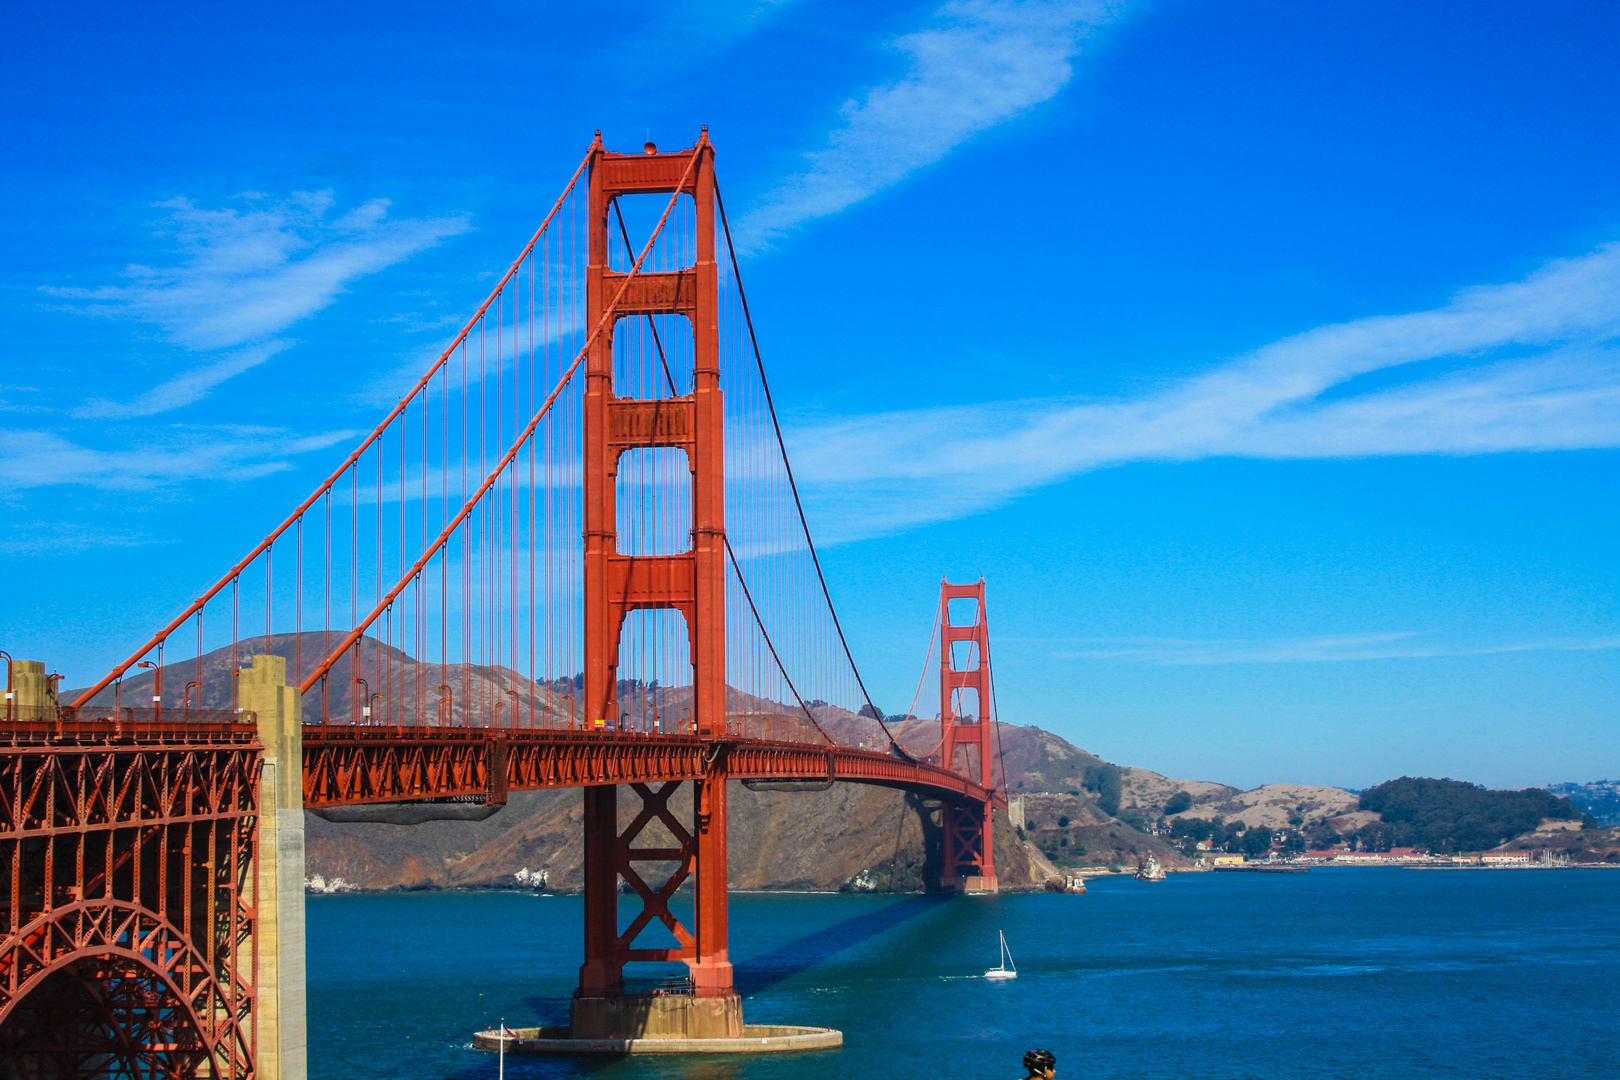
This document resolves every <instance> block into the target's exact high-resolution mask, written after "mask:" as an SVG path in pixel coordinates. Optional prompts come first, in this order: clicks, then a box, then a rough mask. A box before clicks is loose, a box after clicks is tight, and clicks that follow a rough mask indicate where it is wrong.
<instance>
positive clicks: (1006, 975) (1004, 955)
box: [984, 930, 1018, 979]
mask: <svg viewBox="0 0 1620 1080" xmlns="http://www.w3.org/2000/svg"><path fill="white" fill-rule="evenodd" d="M996 933H998V934H1001V964H1000V965H999V966H997V967H993V968H991V969H990V970H989V971H987V972H985V973H984V977H985V978H987V979H1016V978H1018V968H1017V966H1016V965H1015V964H1013V958H1012V950H1011V949H1009V948H1007V935H1006V934H1003V933H1002V932H1001V931H1000V930H997V931H996Z"/></svg>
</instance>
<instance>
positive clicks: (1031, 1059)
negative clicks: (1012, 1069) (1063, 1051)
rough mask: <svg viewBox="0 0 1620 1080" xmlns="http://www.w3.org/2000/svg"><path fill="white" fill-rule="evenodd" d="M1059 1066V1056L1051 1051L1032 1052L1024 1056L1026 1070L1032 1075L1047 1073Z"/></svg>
mask: <svg viewBox="0 0 1620 1080" xmlns="http://www.w3.org/2000/svg"><path fill="white" fill-rule="evenodd" d="M1056 1064H1057V1056H1056V1055H1055V1054H1053V1053H1052V1051H1050V1050H1031V1051H1030V1052H1029V1053H1027V1054H1025V1055H1024V1068H1026V1069H1028V1070H1029V1071H1030V1072H1031V1073H1038V1072H1045V1071H1046V1070H1047V1069H1050V1068H1051V1067H1052V1066H1054V1065H1056Z"/></svg>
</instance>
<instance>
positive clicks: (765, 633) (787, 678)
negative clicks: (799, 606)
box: [720, 533, 837, 746]
mask: <svg viewBox="0 0 1620 1080" xmlns="http://www.w3.org/2000/svg"><path fill="white" fill-rule="evenodd" d="M720 539H722V540H724V541H725V543H726V554H727V555H729V556H731V568H732V570H734V571H736V573H737V584H739V585H741V586H742V591H743V596H744V597H745V598H746V599H747V600H748V610H749V611H751V612H753V613H754V624H755V625H756V626H758V627H759V633H760V636H761V637H763V638H764V639H765V646H766V647H767V648H768V649H770V650H771V659H772V660H775V661H776V670H778V671H780V672H781V673H782V681H783V682H785V683H787V688H788V690H789V691H791V692H792V694H793V700H794V701H797V702H798V703H799V708H800V709H802V710H804V715H805V719H807V720H809V721H810V722H811V723H812V724H814V725H815V726H816V730H817V731H819V732H821V737H822V738H823V739H826V740H827V742H829V743H831V744H832V745H834V746H836V745H837V743H836V742H835V741H834V739H833V737H832V736H831V735H828V734H827V729H826V728H824V727H822V726H821V722H820V721H818V720H817V719H816V714H815V713H813V712H811V711H810V706H809V705H806V704H805V701H804V698H803V697H802V696H801V695H800V694H799V688H798V687H796V686H794V685H793V676H791V675H789V674H788V671H787V668H786V667H784V666H783V664H782V658H781V657H780V656H779V655H777V652H776V643H775V642H774V641H772V640H771V634H770V631H769V630H766V629H765V620H764V619H761V618H760V617H759V608H757V607H755V606H754V594H753V592H752V591H750V590H749V588H748V580H747V579H746V578H744V577H743V572H742V566H741V565H739V564H738V562H737V553H736V552H735V551H733V550H732V549H731V537H729V536H727V535H726V534H725V533H721V534H720Z"/></svg>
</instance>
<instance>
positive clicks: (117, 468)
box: [0, 428, 359, 492]
mask: <svg viewBox="0 0 1620 1080" xmlns="http://www.w3.org/2000/svg"><path fill="white" fill-rule="evenodd" d="M358 434H359V432H356V431H329V432H322V433H320V434H316V435H302V436H300V435H293V434H291V433H289V432H285V431H280V430H275V429H271V428H206V429H196V428H165V429H159V430H157V431H154V432H153V433H151V434H150V435H149V437H148V438H146V439H145V440H143V441H142V443H141V444H140V445H139V446H138V447H136V448H135V449H130V450H97V449H94V448H91V447H87V446H82V445H79V444H77V443H74V442H71V441H69V440H68V439H65V438H63V437H62V436H60V435H58V434H56V433H54V432H47V431H14V432H12V433H10V435H8V436H7V438H6V439H5V440H3V441H0V492H6V491H22V490H25V489H28V488H41V487H51V486H57V485H83V486H87V487H93V488H101V489H105V490H126V491H127V490H135V491H138V490H147V489H151V488H158V487H163V486H165V485H169V484H174V483H179V482H181V481H184V480H198V479H210V480H247V479H252V478H253V477H257V476H265V475H268V474H270V473H275V472H281V471H283V470H285V469H289V468H292V463H291V461H290V460H289V459H290V458H293V457H296V456H297V455H299V454H304V453H308V452H310V451H312V450H323V449H325V448H327V447H329V446H332V445H334V444H336V443H340V442H344V441H346V440H348V439H352V438H354V437H355V436H357V435H358Z"/></svg>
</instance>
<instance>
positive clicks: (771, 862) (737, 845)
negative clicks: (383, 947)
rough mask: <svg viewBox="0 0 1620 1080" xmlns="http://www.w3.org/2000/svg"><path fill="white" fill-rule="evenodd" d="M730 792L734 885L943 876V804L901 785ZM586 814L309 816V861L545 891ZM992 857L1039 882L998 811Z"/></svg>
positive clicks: (560, 802) (315, 873)
mask: <svg viewBox="0 0 1620 1080" xmlns="http://www.w3.org/2000/svg"><path fill="white" fill-rule="evenodd" d="M689 790H690V788H688V789H687V791H689ZM687 791H681V792H678V793H677V794H676V795H675V796H674V798H673V799H672V800H671V804H672V806H673V807H674V808H675V810H676V812H677V817H678V818H679V819H680V820H682V821H683V822H688V821H690V819H691V798H690V796H689V795H688V794H687ZM728 799H729V801H730V810H731V813H730V819H729V826H728V827H729V836H728V840H729V847H728V853H729V856H730V858H729V870H730V875H729V877H730V881H731V886H732V888H734V889H758V890H769V889H824V890H834V889H853V890H858V891H882V892H921V891H923V889H924V887H925V883H926V882H927V881H928V880H929V879H930V878H932V877H936V876H937V875H938V873H939V870H938V858H939V854H938V853H939V842H938V834H939V828H940V826H939V810H938V807H937V806H935V805H930V804H927V803H924V802H923V801H921V800H919V799H917V798H915V797H913V796H908V795H907V794H905V793H904V792H899V791H891V790H889V789H888V788H878V787H867V786H865V785H860V784H835V785H834V786H832V787H831V788H828V789H827V790H825V791H805V792H774V791H750V790H749V789H747V788H746V787H744V786H743V785H742V784H741V783H738V782H735V781H734V782H733V783H732V784H731V785H730V787H729V790H728ZM633 803H634V804H635V805H632V804H633ZM639 809H640V807H639V800H636V799H634V798H633V797H630V796H626V797H624V798H621V800H620V805H619V824H620V827H621V828H623V827H625V826H628V825H629V824H630V821H631V819H632V818H633V817H634V816H635V814H636V812H637V811H638V810H639ZM582 811H583V800H582V799H581V797H580V793H579V791H578V790H567V791H554V792H524V793H519V794H514V795H513V796H512V800H511V802H509V803H508V804H507V806H506V807H505V808H503V809H502V810H501V811H499V812H498V813H497V814H495V815H494V816H493V817H491V818H489V819H487V820H485V821H480V822H465V821H431V822H425V823H423V824H421V825H412V826H402V825H384V824H375V823H364V824H348V823H346V824H334V823H332V822H329V821H325V820H323V819H321V818H319V817H316V816H315V815H313V814H310V815H307V817H308V822H307V825H308V832H307V833H306V854H305V864H306V866H307V873H308V874H309V877H310V880H311V882H312V884H314V885H315V886H316V887H318V888H320V887H324V888H333V887H337V888H357V889H424V888H427V889H433V888H457V887H462V888H521V887H527V886H530V885H532V884H533V883H535V882H536V881H538V880H539V874H540V873H541V872H544V874H545V878H544V880H545V883H546V885H547V886H548V887H549V888H551V889H555V890H558V891H570V890H574V889H578V888H579V887H580V884H581V863H582V858H583V850H582V834H583V830H582V828H581V821H580V819H581V817H582ZM643 837H644V839H643V840H642V841H641V843H642V845H644V846H657V845H658V844H659V843H660V842H661V841H663V840H665V839H667V833H665V832H664V830H663V828H662V827H661V826H659V825H656V824H655V825H654V826H652V827H651V828H649V830H648V831H647V832H646V833H644V834H643ZM996 862H997V870H998V872H999V874H1000V876H1001V880H1002V881H1003V883H1004V884H1006V885H1009V886H1013V887H1016V886H1018V885H1037V884H1039V882H1040V880H1042V878H1041V877H1040V876H1037V875H1036V874H1035V872H1034V870H1033V868H1032V867H1031V864H1030V859H1029V856H1028V855H1027V854H1026V853H1025V851H1024V850H1023V844H1022V842H1021V841H1020V840H1019V839H1018V837H1017V835H1016V834H1015V833H1014V831H1013V829H1012V828H1011V826H1009V825H1008V824H1007V819H1006V815H1005V814H1002V813H999V812H998V813H997V815H996ZM660 871H662V872H667V868H664V867H660V866H659V864H651V865H650V867H649V868H648V870H647V873H648V877H649V878H650V879H653V881H654V883H655V884H656V880H657V878H658V877H659V876H661V874H660ZM317 878H319V879H320V880H319V881H316V879H317ZM340 883H341V884H340Z"/></svg>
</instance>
